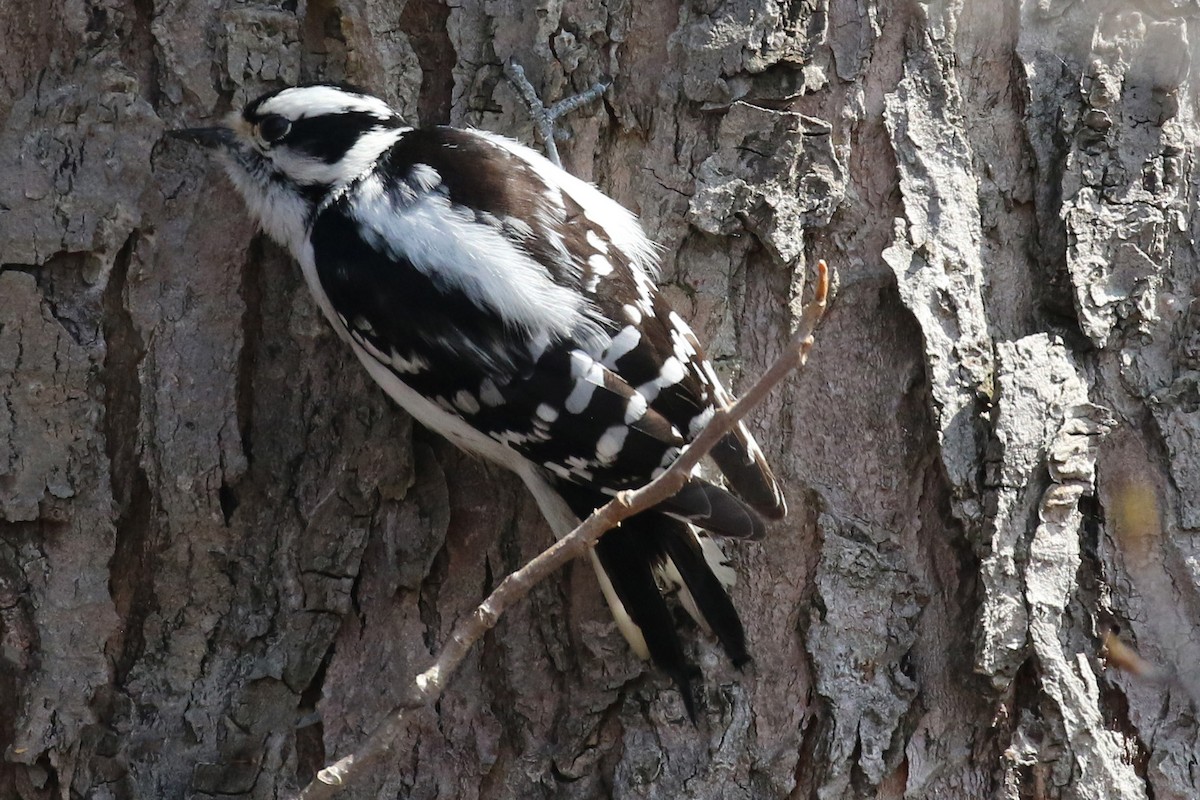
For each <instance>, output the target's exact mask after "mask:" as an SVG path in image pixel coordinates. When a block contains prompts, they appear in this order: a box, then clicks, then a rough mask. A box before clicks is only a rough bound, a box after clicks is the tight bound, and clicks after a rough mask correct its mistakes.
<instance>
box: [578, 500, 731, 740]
mask: <svg viewBox="0 0 1200 800" xmlns="http://www.w3.org/2000/svg"><path fill="white" fill-rule="evenodd" d="M592 565H593V566H594V567H595V568H596V574H597V576H598V577H599V579H600V586H601V588H602V589H603V590H604V597H605V599H606V600H607V601H608V604H609V606H610V607H611V608H612V612H613V616H614V617H615V618H616V621H617V626H618V627H619V628H620V629H621V632H622V633H623V634H624V635H625V638H626V639H628V640H629V643H630V645H631V646H632V647H633V649H634V651H635V652H637V654H638V655H640V656H641V657H642V658H651V659H653V660H654V663H655V664H656V665H657V666H658V667H659V668H660V669H662V670H663V671H664V672H666V673H667V674H668V675H669V676H671V679H672V680H674V681H675V684H676V685H677V686H678V687H679V691H680V693H681V694H682V695H683V703H684V706H685V707H686V708H687V711H688V716H690V717H692V718H693V719H695V711H696V709H695V701H694V697H693V695H692V680H693V679H694V678H695V677H696V676H697V674H698V671H697V670H696V668H695V667H694V666H693V665H692V664H691V662H690V661H688V659H687V656H686V655H684V652H683V644H682V642H681V641H680V638H679V633H678V631H677V630H676V627H675V619H674V617H673V616H672V614H671V609H670V607H669V606H668V605H667V601H666V598H664V597H663V591H664V590H665V591H668V592H669V591H676V590H677V591H678V593H679V599H680V602H681V603H682V605H683V607H684V608H686V609H687V611H688V613H689V614H691V616H692V617H693V618H694V619H695V620H696V622H697V623H699V624H700V626H701V627H703V628H704V629H705V630H707V631H711V632H712V633H713V634H714V635H715V636H716V637H717V640H718V641H719V642H720V643H721V646H722V647H723V648H724V649H725V652H726V653H727V654H728V655H729V658H730V660H731V661H733V663H734V665H735V666H739V667H740V666H742V665H743V664H745V663H746V662H747V661H748V660H749V659H750V656H749V654H748V653H747V652H746V634H745V632H744V631H743V629H742V622H741V620H740V619H739V618H738V613H737V610H736V609H735V608H734V607H733V602H732V601H731V600H730V599H729V595H728V594H726V591H725V589H726V587H727V586H730V585H732V583H733V580H734V578H735V574H734V572H733V570H732V569H731V568H730V567H729V566H728V565H727V564H726V563H725V561H724V556H723V554H722V553H721V551H720V548H718V547H717V545H716V543H715V542H713V541H712V540H711V539H709V538H707V537H705V536H704V535H703V534H701V533H699V532H698V531H696V530H694V529H693V528H692V527H690V526H689V525H688V524H686V523H684V522H681V521H679V520H677V519H674V518H672V517H668V516H665V515H664V514H661V513H659V512H657V511H647V512H644V513H642V514H638V515H635V516H633V517H630V518H629V519H627V520H625V521H624V522H622V523H621V525H620V527H618V528H614V529H613V530H611V531H609V532H608V533H606V534H604V536H603V538H601V539H600V541H599V542H598V543H597V545H596V548H595V550H594V551H593V554H592Z"/></svg>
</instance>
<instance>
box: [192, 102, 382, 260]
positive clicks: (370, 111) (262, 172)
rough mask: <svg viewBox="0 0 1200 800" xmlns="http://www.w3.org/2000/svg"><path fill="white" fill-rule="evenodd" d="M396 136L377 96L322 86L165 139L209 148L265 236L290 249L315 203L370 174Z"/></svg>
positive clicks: (256, 104) (252, 106)
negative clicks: (264, 232) (365, 174)
mask: <svg viewBox="0 0 1200 800" xmlns="http://www.w3.org/2000/svg"><path fill="white" fill-rule="evenodd" d="M402 130H403V122H402V121H401V119H400V116H399V115H398V114H397V113H396V112H395V111H393V110H392V109H391V108H390V107H389V106H388V105H387V103H385V102H383V101H382V100H380V99H379V98H377V97H372V96H371V95H369V94H366V93H364V92H362V91H360V90H358V89H353V88H349V87H345V86H332V85H327V84H321V85H312V86H297V87H293V88H288V89H280V90H279V91H275V92H271V93H269V94H265V95H263V96H262V97H260V98H258V99H257V100H254V101H253V102H251V103H249V104H247V105H246V107H245V108H244V109H242V110H241V111H240V112H239V111H234V112H232V113H231V114H230V115H229V116H228V117H227V118H226V119H225V123H224V124H223V125H218V126H215V127H211V128H185V129H183V130H176V131H171V135H172V136H174V137H176V138H178V139H183V140H185V141H189V142H193V143H195V144H199V145H202V146H204V147H207V148H210V149H212V150H213V151H214V152H215V153H216V154H217V155H218V156H219V157H220V160H221V162H222V164H223V165H224V167H225V171H226V172H227V173H228V174H229V177H230V178H231V179H232V180H233V182H234V184H235V185H236V186H237V188H238V190H239V191H240V192H241V194H242V196H243V197H244V198H245V200H246V203H247V205H248V206H249V207H250V210H251V212H252V213H254V214H255V216H256V217H257V218H258V220H259V221H260V222H261V223H262V225H263V228H264V229H266V231H267V233H269V234H270V235H271V236H272V237H273V238H275V239H276V240H277V241H279V242H280V243H281V244H285V245H288V246H293V245H297V244H299V239H297V238H296V237H297V235H299V236H301V237H302V235H303V230H304V227H305V226H306V225H307V222H308V219H309V217H310V216H311V214H312V212H313V210H314V209H315V208H316V206H317V204H319V203H320V201H321V199H322V198H323V197H325V196H326V195H327V194H328V193H329V192H330V191H331V190H333V189H336V188H338V187H340V186H345V185H346V184H348V183H350V182H351V181H353V180H355V179H356V178H358V177H360V176H362V175H363V174H364V173H366V172H367V171H368V170H370V169H371V167H372V166H374V164H375V162H376V161H377V160H378V158H379V156H380V155H381V154H382V153H384V152H386V151H387V149H388V148H389V147H391V146H392V144H394V143H395V141H396V139H397V138H398V136H399V134H400V132H401V131H402Z"/></svg>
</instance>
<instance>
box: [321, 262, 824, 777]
mask: <svg viewBox="0 0 1200 800" xmlns="http://www.w3.org/2000/svg"><path fill="white" fill-rule="evenodd" d="M828 293H829V270H828V268H827V267H826V266H825V262H824V261H820V262H818V264H817V285H816V289H815V291H814V292H813V299H812V300H811V301H809V303H808V304H807V305H806V306H805V307H804V311H803V312H802V313H801V315H800V324H799V326H798V328H797V331H796V335H795V336H793V337H792V340H791V342H790V343H789V344H788V347H787V349H786V350H785V351H784V353H783V355H781V356H780V357H779V358H778V359H777V360H776V361H775V363H774V364H772V365H771V366H770V368H769V369H767V371H766V372H765V373H763V375H762V377H760V378H759V379H758V380H757V381H756V382H755V383H754V385H753V386H751V387H750V389H749V390H748V391H747V392H746V393H745V394H743V395H742V397H741V399H739V400H738V401H737V402H735V403H734V404H733V405H731V406H730V407H729V408H726V409H720V408H719V409H717V411H716V413H715V414H714V415H713V418H712V420H711V421H710V422H709V423H708V425H706V426H705V428H704V430H702V431H701V432H700V435H699V436H697V437H696V438H695V439H694V440H693V441H692V443H691V444H689V445H688V446H687V448H686V449H685V450H684V451H683V453H682V454H681V455H680V456H679V458H678V459H677V460H676V461H675V463H674V464H672V465H671V467H670V469H668V470H667V471H666V472H664V473H663V474H662V475H659V476H658V477H657V478H655V479H654V480H652V481H650V483H648V484H646V485H645V486H643V487H642V488H640V489H634V490H630V491H624V492H621V493H620V494H619V495H617V497H616V498H614V499H613V500H610V501H609V502H608V503H606V504H605V505H604V506H602V507H600V508H599V509H597V510H596V511H595V512H594V513H593V514H592V515H591V516H590V517H588V518H587V519H586V520H584V522H583V523H582V524H581V525H580V526H579V527H578V528H576V529H575V530H573V531H571V533H570V534H568V535H567V536H565V537H563V538H562V539H559V540H558V541H557V542H555V543H554V544H552V545H550V547H548V548H546V549H545V550H543V551H542V552H541V553H540V554H538V555H537V556H536V557H535V558H534V559H533V560H531V561H530V562H529V563H528V564H526V565H525V566H523V567H521V568H520V569H519V570H517V571H516V572H514V573H512V574H511V575H509V576H508V577H506V578H505V579H504V580H503V581H501V582H500V585H499V586H497V587H496V588H495V590H494V591H493V592H492V593H491V594H490V595H488V597H487V599H485V600H484V601H483V602H482V603H480V604H479V605H478V606H477V607H476V608H475V610H474V611H473V612H472V613H471V615H470V616H468V617H466V618H465V619H462V620H460V621H459V622H458V624H457V625H455V626H454V629H453V630H452V631H451V633H450V639H449V641H447V642H446V644H445V645H444V646H443V647H442V650H441V652H440V653H439V654H438V656H437V660H435V661H434V662H433V666H431V667H429V669H427V670H425V671H424V672H422V673H421V674H420V675H418V676H417V677H416V679H415V680H414V681H413V683H412V686H411V687H409V691H408V694H407V696H406V697H405V698H404V699H403V700H402V701H401V702H400V704H399V705H398V706H397V707H396V708H394V709H393V710H392V712H391V713H390V714H388V716H387V719H385V720H384V721H383V723H382V724H380V726H379V727H378V728H377V729H376V730H375V731H374V733H372V734H371V735H370V736H369V737H368V738H367V740H366V742H364V743H363V744H362V746H361V747H359V749H358V750H357V751H355V752H353V753H351V754H350V755H348V756H346V757H344V758H342V759H340V760H338V761H336V762H334V763H333V764H330V765H329V766H328V767H325V768H324V769H322V770H321V771H320V772H318V773H317V775H316V777H315V778H313V780H312V782H311V783H309V784H308V786H306V787H304V790H303V791H302V792H301V793H300V796H299V800H323V799H324V798H328V797H332V796H333V795H334V794H336V793H337V792H338V791H340V790H341V789H343V788H345V787H346V786H348V785H349V784H350V783H352V782H353V781H354V780H355V779H356V778H357V777H358V776H360V775H362V774H363V773H365V772H366V771H367V769H368V768H369V767H370V765H371V764H372V763H374V762H376V761H378V760H380V759H382V758H383V757H384V756H386V755H387V754H388V753H389V752H390V751H391V749H392V746H393V744H394V743H395V742H396V739H397V738H398V737H399V734H400V733H401V731H402V728H403V726H404V723H405V716H406V714H407V712H409V711H412V710H414V709H418V708H421V707H423V706H426V705H428V704H430V703H432V702H433V701H434V700H436V699H437V698H438V697H439V696H440V695H441V693H442V691H443V690H444V689H445V687H446V682H447V681H448V680H449V679H450V677H451V676H452V675H453V674H454V672H455V671H456V670H457V669H458V667H459V665H460V664H461V663H462V661H463V659H464V658H466V655H467V653H468V652H469V651H470V649H471V647H472V646H473V645H474V644H475V642H477V641H479V639H480V638H482V637H483V635H484V634H485V633H487V632H488V631H489V630H491V629H492V628H493V627H495V625H496V623H497V622H498V621H499V620H500V617H501V615H503V614H504V612H505V611H507V610H508V609H509V608H510V607H512V606H513V605H514V604H515V603H516V602H517V601H519V600H521V599H522V598H523V597H525V596H526V595H527V594H529V592H530V591H531V590H532V589H533V587H534V586H536V585H538V584H539V583H541V582H542V581H543V580H545V579H546V578H547V577H549V576H550V574H551V573H553V572H555V571H556V570H557V569H559V568H560V567H562V566H563V565H564V564H566V563H567V562H568V561H571V560H572V559H574V558H578V557H579V556H581V555H584V554H585V553H587V551H588V549H589V548H591V547H592V546H593V545H595V544H596V541H597V540H598V539H599V538H600V537H601V535H603V534H604V532H605V531H607V530H609V529H611V528H614V527H616V526H617V524H618V523H620V522H621V520H623V519H626V518H627V517H631V516H633V515H634V514H637V513H638V512H640V511H645V510H646V509H648V508H651V507H652V506H655V505H657V504H659V503H661V502H662V501H664V500H666V499H667V498H669V497H671V496H672V495H673V494H675V493H676V492H678V491H679V490H680V489H681V488H683V484H684V483H685V482H686V481H687V479H688V476H689V475H691V472H692V468H693V467H695V466H696V464H698V463H700V459H702V458H704V456H706V455H708V452H709V450H711V449H712V448H713V446H714V445H716V444H717V442H719V441H720V440H721V439H722V438H723V437H724V436H725V434H727V433H729V431H731V430H732V429H733V427H734V425H736V424H737V423H738V422H739V421H740V420H741V419H742V417H744V416H746V414H747V413H748V412H749V411H750V409H752V408H754V407H755V406H757V405H758V404H759V403H761V402H762V401H763V400H764V399H765V398H766V396H767V394H768V393H769V392H770V391H771V390H772V389H773V388H775V386H776V385H778V384H779V383H780V381H782V380H783V379H784V377H786V376H787V374H788V373H790V372H791V371H792V370H795V369H799V368H800V367H802V366H804V363H805V362H806V361H807V360H808V354H809V351H810V350H812V345H813V332H814V331H815V330H816V328H817V323H819V322H820V321H821V317H822V316H824V314H825V306H826V301H827V297H828Z"/></svg>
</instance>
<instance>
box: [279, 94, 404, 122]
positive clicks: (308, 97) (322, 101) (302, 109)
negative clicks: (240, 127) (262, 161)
mask: <svg viewBox="0 0 1200 800" xmlns="http://www.w3.org/2000/svg"><path fill="white" fill-rule="evenodd" d="M355 111H357V112H360V113H363V114H371V115H373V116H376V117H379V118H380V119H390V118H392V117H394V116H396V112H395V111H393V110H392V109H391V107H390V106H388V104H387V103H385V102H383V101H382V100H380V99H379V98H378V97H370V96H369V95H364V94H355V93H353V92H348V91H346V90H345V89H338V88H336V87H333V86H296V87H292V88H291V89H284V90H283V91H281V92H280V93H279V94H277V95H275V96H274V97H272V98H271V99H270V100H267V101H266V102H264V103H263V104H262V105H261V106H259V107H258V113H259V114H279V115H280V116H283V117H287V118H288V119H292V120H296V119H303V118H305V117H319V116H323V115H325V114H348V113H351V112H355Z"/></svg>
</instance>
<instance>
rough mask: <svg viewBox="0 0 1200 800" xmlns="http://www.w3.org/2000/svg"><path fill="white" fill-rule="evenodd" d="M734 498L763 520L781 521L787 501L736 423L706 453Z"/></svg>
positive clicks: (751, 441)
mask: <svg viewBox="0 0 1200 800" xmlns="http://www.w3.org/2000/svg"><path fill="white" fill-rule="evenodd" d="M708 455H709V457H710V458H712V460H713V461H714V462H715V463H716V465H717V466H718V467H720V469H721V473H722V474H723V475H724V476H725V480H727V481H728V482H729V485H730V486H731V487H733V490H734V491H735V492H737V494H738V496H739V497H741V498H742V499H743V500H745V501H746V502H747V503H748V504H749V505H750V507H751V508H753V509H754V510H755V511H757V512H758V513H759V514H762V515H763V516H764V517H766V518H767V519H783V517H784V516H785V515H786V514H787V502H786V501H785V500H784V498H783V490H782V489H780V488H779V483H778V482H777V481H776V480H775V475H774V473H772V472H771V465H770V464H768V463H767V459H766V456H764V455H763V452H762V450H760V449H759V447H758V443H757V442H755V441H754V437H753V436H751V435H750V432H749V431H748V430H746V428H745V426H744V425H742V424H741V423H739V424H738V425H737V426H736V427H735V428H734V429H733V430H732V431H731V432H730V433H729V434H727V435H726V436H725V438H723V439H721V441H719V442H717V444H716V446H715V447H713V449H712V450H710V451H709V453H708Z"/></svg>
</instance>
